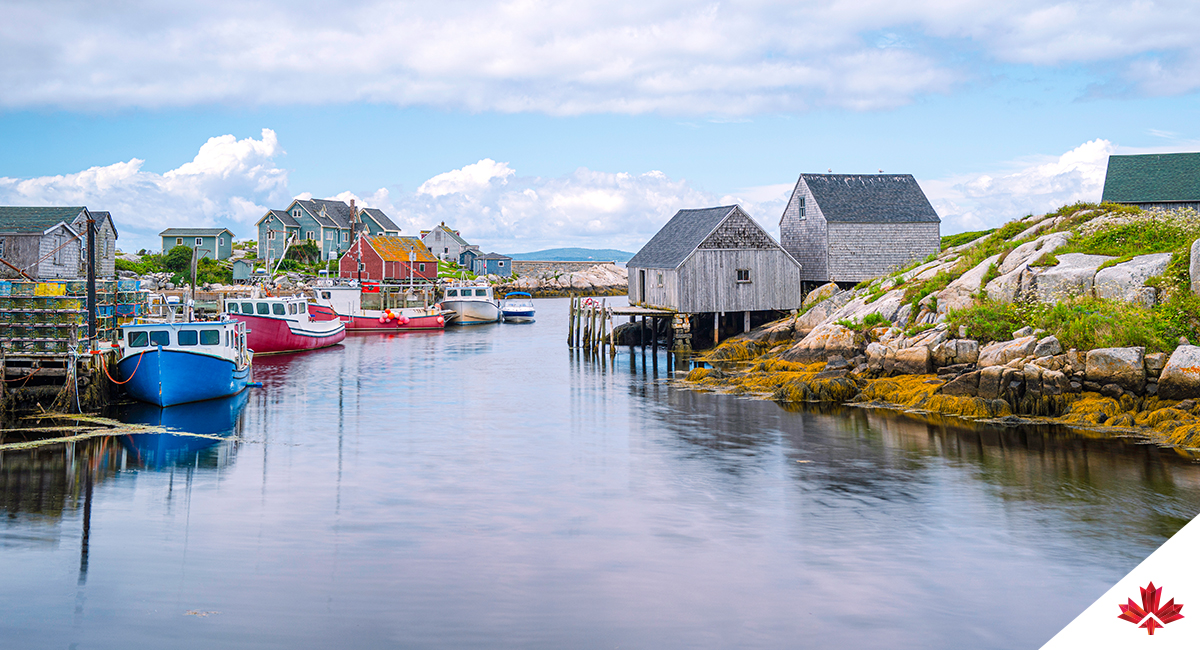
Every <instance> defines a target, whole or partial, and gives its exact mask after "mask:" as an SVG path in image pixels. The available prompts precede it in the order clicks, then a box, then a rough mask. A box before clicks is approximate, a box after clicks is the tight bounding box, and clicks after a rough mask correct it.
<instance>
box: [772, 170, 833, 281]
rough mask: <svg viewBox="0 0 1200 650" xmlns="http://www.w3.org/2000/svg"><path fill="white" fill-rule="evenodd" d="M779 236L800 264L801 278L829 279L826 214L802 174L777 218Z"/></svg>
mask: <svg viewBox="0 0 1200 650" xmlns="http://www.w3.org/2000/svg"><path fill="white" fill-rule="evenodd" d="M802 198H803V199H804V207H805V210H804V213H805V216H804V218H803V219H801V218H800V199H802ZM779 238H780V243H781V244H782V245H783V248H784V250H786V251H787V252H789V253H791V254H792V257H794V258H796V261H797V262H800V264H801V265H802V266H803V269H801V271H800V278H801V279H802V280H810V281H817V282H825V281H827V280H828V279H829V254H828V232H827V223H826V221H825V215H824V214H822V213H821V206H819V205H817V202H816V200H815V199H814V198H813V195H812V192H811V191H809V189H808V185H806V184H805V183H804V179H803V178H801V179H800V180H799V181H797V182H796V189H795V190H793V191H792V198H791V200H789V201H788V204H787V207H786V208H784V210H783V217H781V218H780V220H779Z"/></svg>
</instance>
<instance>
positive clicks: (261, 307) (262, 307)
mask: <svg viewBox="0 0 1200 650" xmlns="http://www.w3.org/2000/svg"><path fill="white" fill-rule="evenodd" d="M258 313H259V314H260V315H262V316H270V315H271V306H270V305H268V304H267V303H265V302H260V303H258Z"/></svg>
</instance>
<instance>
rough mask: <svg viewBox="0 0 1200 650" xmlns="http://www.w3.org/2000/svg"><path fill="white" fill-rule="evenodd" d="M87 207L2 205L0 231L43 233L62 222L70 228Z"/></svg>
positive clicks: (0, 208)
mask: <svg viewBox="0 0 1200 650" xmlns="http://www.w3.org/2000/svg"><path fill="white" fill-rule="evenodd" d="M86 209H87V208H85V207H83V206H72V207H48V206H47V207H19V206H14V207H9V206H0V232H24V233H43V232H46V231H47V230H48V229H50V228H52V227H54V226H56V225H58V224H60V223H61V224H64V225H67V227H68V228H70V225H69V224H70V223H71V222H72V221H74V220H75V217H78V216H79V215H80V214H81V213H83V211H84V210H86ZM71 232H75V231H74V230H71Z"/></svg>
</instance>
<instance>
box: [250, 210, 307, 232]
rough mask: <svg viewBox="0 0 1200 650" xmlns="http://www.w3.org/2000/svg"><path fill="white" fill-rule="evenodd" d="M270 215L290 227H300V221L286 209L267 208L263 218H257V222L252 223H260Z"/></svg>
mask: <svg viewBox="0 0 1200 650" xmlns="http://www.w3.org/2000/svg"><path fill="white" fill-rule="evenodd" d="M270 217H275V218H276V219H278V220H280V221H282V222H283V225H284V226H290V227H292V228H299V227H300V222H299V221H296V218H295V217H293V216H292V215H291V213H289V212H288V211H287V210H267V213H266V214H264V215H263V218H262V219H259V220H258V223H256V224H254V225H256V226H257V225H261V224H262V222H264V221H266V220H267V219H268V218H270Z"/></svg>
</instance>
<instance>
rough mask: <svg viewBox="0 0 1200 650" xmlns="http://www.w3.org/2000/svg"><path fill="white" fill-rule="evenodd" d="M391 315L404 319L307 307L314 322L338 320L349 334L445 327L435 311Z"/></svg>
mask: <svg viewBox="0 0 1200 650" xmlns="http://www.w3.org/2000/svg"><path fill="white" fill-rule="evenodd" d="M392 313H393V314H400V315H401V316H404V318H390V319H389V318H387V317H386V315H385V313H384V312H382V311H374V310H365V311H364V312H363V313H361V314H354V315H348V314H339V313H337V312H335V311H333V308H332V307H328V306H326V305H309V306H308V315H309V317H310V318H312V319H313V320H314V321H329V320H335V319H336V320H340V321H342V322H343V323H345V324H346V329H347V330H348V331H351V332H414V331H427V330H440V329H444V328H445V326H446V318H445V317H444V316H442V314H440V313H439V312H437V311H436V310H428V309H412V308H409V309H393V310H392ZM381 317H382V318H383V321H382V322H381V321H380V320H379V319H380V318H381Z"/></svg>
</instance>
